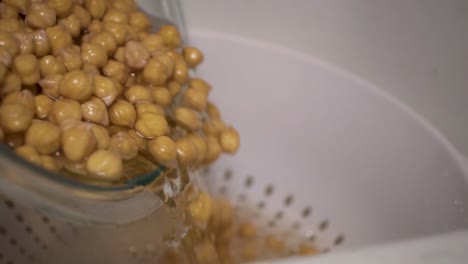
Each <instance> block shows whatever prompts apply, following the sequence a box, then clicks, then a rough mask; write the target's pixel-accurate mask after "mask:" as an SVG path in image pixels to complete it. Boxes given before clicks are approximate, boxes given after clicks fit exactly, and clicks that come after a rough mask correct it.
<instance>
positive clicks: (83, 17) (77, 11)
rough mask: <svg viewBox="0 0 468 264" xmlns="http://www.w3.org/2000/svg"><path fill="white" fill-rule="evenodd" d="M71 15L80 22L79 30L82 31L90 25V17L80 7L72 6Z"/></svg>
mask: <svg viewBox="0 0 468 264" xmlns="http://www.w3.org/2000/svg"><path fill="white" fill-rule="evenodd" d="M73 14H74V15H75V16H76V17H77V18H78V20H79V21H80V28H81V29H82V30H84V29H86V28H87V27H88V25H89V24H90V23H91V15H90V14H89V13H88V11H86V9H84V8H83V7H82V6H80V5H73Z"/></svg>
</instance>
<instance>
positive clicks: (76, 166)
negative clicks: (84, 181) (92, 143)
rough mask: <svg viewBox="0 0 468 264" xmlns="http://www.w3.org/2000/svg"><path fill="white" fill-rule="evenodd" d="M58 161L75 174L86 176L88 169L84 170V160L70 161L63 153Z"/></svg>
mask: <svg viewBox="0 0 468 264" xmlns="http://www.w3.org/2000/svg"><path fill="white" fill-rule="evenodd" d="M60 163H61V164H62V165H63V167H64V168H65V169H66V170H68V171H70V172H72V173H75V174H76V175H81V176H87V175H88V171H87V170H86V162H85V161H78V162H72V161H69V160H67V159H66V157H64V156H63V155H61V156H60Z"/></svg>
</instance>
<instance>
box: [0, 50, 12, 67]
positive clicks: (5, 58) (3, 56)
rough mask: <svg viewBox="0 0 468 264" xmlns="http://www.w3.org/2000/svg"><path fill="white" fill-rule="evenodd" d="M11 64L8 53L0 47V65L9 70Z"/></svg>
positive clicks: (10, 57)
mask: <svg viewBox="0 0 468 264" xmlns="http://www.w3.org/2000/svg"><path fill="white" fill-rule="evenodd" d="M12 62H13V57H12V56H11V54H10V51H9V50H7V48H5V47H4V46H0V63H1V64H3V65H4V66H5V68H9V67H10V65H11V63H12Z"/></svg>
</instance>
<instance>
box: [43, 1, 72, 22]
mask: <svg viewBox="0 0 468 264" xmlns="http://www.w3.org/2000/svg"><path fill="white" fill-rule="evenodd" d="M47 4H48V5H49V6H50V7H51V8H53V9H54V10H55V13H57V17H60V18H62V17H66V16H68V15H69V14H70V13H71V12H72V8H73V1H72V0H48V1H47Z"/></svg>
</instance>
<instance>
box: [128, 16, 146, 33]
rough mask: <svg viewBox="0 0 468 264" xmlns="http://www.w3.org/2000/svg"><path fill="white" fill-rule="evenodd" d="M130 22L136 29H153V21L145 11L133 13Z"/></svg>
mask: <svg viewBox="0 0 468 264" xmlns="http://www.w3.org/2000/svg"><path fill="white" fill-rule="evenodd" d="M129 24H130V26H131V27H132V28H134V29H135V30H136V31H147V30H149V29H151V21H150V20H149V19H148V17H147V16H146V15H145V14H144V13H143V12H133V13H131V14H130V19H129Z"/></svg>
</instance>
